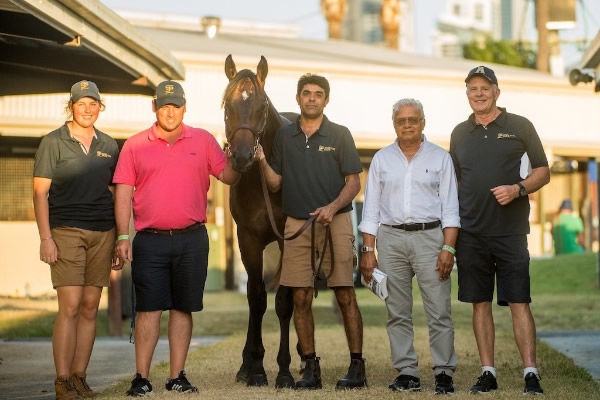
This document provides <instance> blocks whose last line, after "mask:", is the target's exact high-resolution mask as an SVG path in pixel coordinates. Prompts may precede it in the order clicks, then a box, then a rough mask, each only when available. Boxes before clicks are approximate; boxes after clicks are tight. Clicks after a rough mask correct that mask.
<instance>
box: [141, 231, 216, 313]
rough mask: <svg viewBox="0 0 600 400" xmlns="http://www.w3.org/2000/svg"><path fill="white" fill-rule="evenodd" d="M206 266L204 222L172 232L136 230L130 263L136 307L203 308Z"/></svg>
mask: <svg viewBox="0 0 600 400" xmlns="http://www.w3.org/2000/svg"><path fill="white" fill-rule="evenodd" d="M207 267H208V235H207V233H206V227H205V226H202V227H201V228H200V229H197V230H195V231H191V232H186V233H180V234H176V235H173V236H170V235H161V234H156V233H151V232H138V233H137V234H136V235H135V238H134V239H133V261H132V263H131V273H132V279H133V283H134V285H135V303H136V304H135V309H136V311H160V310H170V309H175V310H178V311H183V312H194V311H200V310H202V308H203V304H202V298H203V296H204V284H205V283H206V272H207Z"/></svg>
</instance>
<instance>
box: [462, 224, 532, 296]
mask: <svg viewBox="0 0 600 400" xmlns="http://www.w3.org/2000/svg"><path fill="white" fill-rule="evenodd" d="M456 264H457V266H458V300H460V301H463V302H466V303H481V302H488V301H489V302H491V301H492V300H493V299H494V280H497V292H496V299H497V302H498V304H499V305H501V306H507V305H508V303H531V295H530V283H529V250H528V249H527V236H526V235H511V236H480V235H476V234H473V233H469V232H465V231H464V230H461V231H460V233H459V234H458V240H457V242H456Z"/></svg>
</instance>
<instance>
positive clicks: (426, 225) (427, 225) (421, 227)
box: [383, 220, 441, 231]
mask: <svg viewBox="0 0 600 400" xmlns="http://www.w3.org/2000/svg"><path fill="white" fill-rule="evenodd" d="M440 224H441V222H440V221H439V220H438V221H433V222H419V223H416V224H400V225H388V224H383V225H385V226H389V227H392V228H396V229H402V230H404V231H426V230H428V229H433V228H437V227H438V226H440Z"/></svg>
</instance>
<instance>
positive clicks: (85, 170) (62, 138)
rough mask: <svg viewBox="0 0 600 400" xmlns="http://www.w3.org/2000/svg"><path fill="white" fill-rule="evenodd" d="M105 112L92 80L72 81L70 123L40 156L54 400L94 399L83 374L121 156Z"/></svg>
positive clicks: (107, 267)
mask: <svg viewBox="0 0 600 400" xmlns="http://www.w3.org/2000/svg"><path fill="white" fill-rule="evenodd" d="M103 109H104V104H103V102H102V100H101V98H100V93H99V92H98V88H97V86H96V84H95V83H94V82H91V81H87V80H84V81H80V82H77V83H75V84H74V85H73V86H72V88H71V97H70V99H69V102H68V104H67V107H66V111H67V113H68V115H69V117H72V118H71V120H70V121H67V122H65V123H64V125H62V126H61V127H59V128H58V129H56V130H54V131H52V132H50V133H49V134H48V135H46V136H45V137H44V138H43V139H42V142H41V143H40V147H39V148H38V150H37V153H36V155H35V166H34V171H33V193H34V194H33V205H34V209H35V219H36V221H37V225H38V230H39V234H40V260H41V261H43V262H45V263H47V264H49V265H50V271H51V276H52V285H53V286H54V288H55V289H56V293H57V297H58V314H57V316H56V321H55V324H54V334H53V337H52V347H53V352H54V365H55V367H56V376H57V377H56V380H55V389H56V398H57V399H79V398H81V397H93V396H95V395H96V393H95V392H93V391H92V390H91V389H90V387H89V386H88V384H87V382H86V370H87V366H88V363H89V361H90V356H91V354H92V347H93V346H94V340H95V336H96V315H97V313H98V305H99V302H100V296H101V294H102V287H104V286H108V285H109V280H110V271H111V264H112V263H111V259H112V255H113V253H114V243H115V228H114V225H115V222H114V205H113V194H112V186H111V183H112V176H113V173H114V170H115V165H116V164H117V158H118V154H119V150H118V146H117V143H116V142H115V140H114V139H113V138H111V137H110V136H108V135H107V134H105V133H102V132H100V131H99V130H97V129H96V128H95V127H94V123H95V122H96V120H97V119H98V115H99V113H100V111H101V110H103ZM114 268H120V266H118V265H117V266H115V267H114ZM80 396H81V397H80Z"/></svg>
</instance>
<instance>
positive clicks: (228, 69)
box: [225, 54, 237, 80]
mask: <svg viewBox="0 0 600 400" xmlns="http://www.w3.org/2000/svg"><path fill="white" fill-rule="evenodd" d="M235 74H237V70H236V68H235V63H234V62H233V57H231V54H230V55H228V56H227V58H226V59H225V75H226V76H227V78H228V79H229V80H232V79H233V77H234V76H235Z"/></svg>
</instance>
